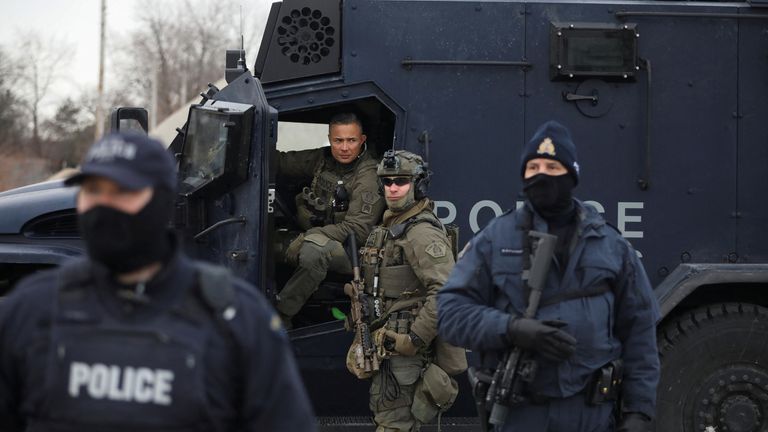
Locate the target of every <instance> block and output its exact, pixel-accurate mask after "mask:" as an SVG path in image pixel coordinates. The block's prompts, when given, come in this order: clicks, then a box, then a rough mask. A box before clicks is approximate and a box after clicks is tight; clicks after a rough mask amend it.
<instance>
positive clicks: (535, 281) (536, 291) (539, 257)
mask: <svg viewBox="0 0 768 432" xmlns="http://www.w3.org/2000/svg"><path fill="white" fill-rule="evenodd" d="M528 235H529V236H530V237H531V249H532V251H531V255H532V257H531V268H530V269H529V270H528V272H529V273H528V286H529V288H530V289H531V293H530V295H529V296H528V306H527V307H526V309H525V312H524V313H523V317H525V318H534V317H535V316H536V312H537V311H538V310H539V302H540V300H541V293H542V291H543V290H544V283H545V282H546V280H547V274H548V273H549V265H550V263H551V262H552V255H553V254H554V252H555V244H556V243H557V236H554V235H551V234H547V233H542V232H539V231H530V232H529V233H528ZM536 369H537V364H536V361H534V360H533V358H532V356H531V355H530V353H529V352H526V351H523V350H521V349H520V348H518V347H515V348H513V349H512V350H511V351H510V352H509V353H507V354H506V355H505V356H504V358H502V360H501V362H499V366H498V367H497V368H496V371H495V372H494V374H493V378H492V380H491V384H490V386H489V388H488V393H487V396H486V404H488V405H491V406H492V408H491V412H490V417H489V419H488V421H489V422H490V423H491V424H493V425H497V426H501V425H503V424H504V422H505V421H506V419H507V412H508V410H509V408H508V407H509V405H510V404H517V403H520V402H523V401H525V396H524V395H523V388H524V385H525V383H527V382H531V381H533V379H534V377H535V376H536Z"/></svg>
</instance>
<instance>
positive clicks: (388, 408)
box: [369, 354, 427, 432]
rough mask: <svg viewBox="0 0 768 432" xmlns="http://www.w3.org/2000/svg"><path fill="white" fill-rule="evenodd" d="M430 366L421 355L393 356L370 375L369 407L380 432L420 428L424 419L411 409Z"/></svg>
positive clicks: (416, 429)
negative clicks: (424, 373)
mask: <svg viewBox="0 0 768 432" xmlns="http://www.w3.org/2000/svg"><path fill="white" fill-rule="evenodd" d="M426 365H427V360H426V359H425V358H424V357H423V356H421V355H418V354H417V355H415V356H413V357H405V356H394V357H390V358H389V359H387V360H385V361H384V362H382V367H381V369H380V370H379V372H377V373H376V375H374V376H373V378H371V380H372V381H371V389H370V401H369V406H370V408H371V411H372V412H373V416H374V417H373V420H374V422H375V423H376V431H377V432H390V431H393V432H394V431H418V430H419V429H420V428H421V422H420V421H419V420H417V419H416V418H415V417H414V416H413V413H412V412H411V407H412V406H413V401H414V394H415V390H416V386H417V384H418V383H419V380H420V379H421V374H422V372H423V370H424V368H425V367H426Z"/></svg>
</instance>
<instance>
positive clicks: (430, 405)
mask: <svg viewBox="0 0 768 432" xmlns="http://www.w3.org/2000/svg"><path fill="white" fill-rule="evenodd" d="M458 394H459V384H458V383H457V382H456V380H455V379H453V378H451V377H449V376H448V374H447V373H445V371H444V370H442V369H441V368H440V367H439V366H437V365H436V364H434V363H430V364H429V366H428V367H427V369H426V370H425V371H424V376H423V377H422V379H421V381H419V383H418V384H416V392H415V394H414V395H413V405H411V414H413V416H414V417H415V418H416V419H417V420H419V421H420V422H422V423H429V422H430V421H432V419H434V418H435V416H437V415H438V414H439V413H441V412H445V411H447V410H448V409H449V408H450V407H451V406H452V405H453V402H454V401H456V396H458Z"/></svg>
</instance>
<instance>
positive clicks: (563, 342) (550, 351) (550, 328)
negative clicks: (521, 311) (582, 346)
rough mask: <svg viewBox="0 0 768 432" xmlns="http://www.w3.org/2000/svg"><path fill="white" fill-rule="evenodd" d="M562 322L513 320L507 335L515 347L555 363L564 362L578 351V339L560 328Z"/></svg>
mask: <svg viewBox="0 0 768 432" xmlns="http://www.w3.org/2000/svg"><path fill="white" fill-rule="evenodd" d="M564 325H565V323H564V322H562V321H539V320H535V319H530V318H513V319H511V320H510V321H509V325H508V329H507V334H508V335H509V340H510V342H512V344H513V345H515V346H518V347H520V348H522V349H525V350H533V351H536V352H538V353H539V354H541V355H542V356H544V357H545V358H547V359H549V360H553V361H558V362H559V361H563V360H565V359H567V358H568V357H570V356H571V354H573V351H574V350H575V349H576V338H574V337H573V336H571V335H569V334H568V333H566V332H565V331H563V330H560V327H563V326H564Z"/></svg>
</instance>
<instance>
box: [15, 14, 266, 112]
mask: <svg viewBox="0 0 768 432" xmlns="http://www.w3.org/2000/svg"><path fill="white" fill-rule="evenodd" d="M163 1H164V0H154V1H152V2H151V3H150V2H147V1H142V0H106V5H107V20H106V22H107V37H108V38H111V39H112V40H113V41H114V40H118V39H119V38H121V37H122V36H125V35H127V34H128V33H129V32H130V31H131V30H132V29H133V28H134V27H135V26H136V25H137V22H136V15H137V11H136V10H137V8H139V7H141V6H142V5H146V4H148V3H149V4H152V5H153V6H154V5H158V6H159V5H161V4H162V2H163ZM208 1H216V0H208ZM271 3H272V0H242V4H243V10H244V13H247V12H248V9H250V10H251V12H253V13H255V14H257V16H258V17H259V18H260V19H263V20H264V21H265V20H266V16H267V14H268V11H269V5H270V4H271ZM0 10H1V11H2V17H3V25H0V45H2V46H6V47H11V46H12V44H14V41H15V40H16V39H17V38H18V35H19V34H20V33H22V32H30V31H34V32H38V33H39V34H40V36H41V39H42V41H44V42H45V41H48V40H51V38H53V39H55V40H60V41H63V42H65V43H66V44H67V45H71V46H72V48H73V50H74V56H73V58H72V60H71V61H70V62H69V65H68V66H66V67H65V68H64V69H63V70H61V71H60V72H61V74H60V75H62V76H64V77H67V78H66V79H63V80H61V81H59V82H57V86H56V88H55V89H53V90H52V91H51V97H50V98H48V100H47V104H48V105H49V106H52V105H54V104H55V103H56V102H57V101H60V100H62V99H64V98H65V97H67V96H72V97H77V96H78V95H79V94H81V93H82V91H81V90H82V89H88V88H91V89H94V90H95V88H96V86H97V83H98V71H99V69H98V68H99V32H100V27H99V26H100V21H99V20H100V14H101V0H0ZM262 15H263V17H262ZM246 16H247V15H246ZM261 28H263V27H261ZM261 31H263V30H261V29H260V30H259V32H261ZM259 36H260V33H259ZM109 46H110V42H109V41H108V42H107V47H109ZM9 51H10V50H9ZM107 57H108V54H107ZM255 58H256V53H255V52H249V53H248V62H249V63H252V62H253V60H254V59H255ZM106 67H107V69H108V68H109V57H108V58H107V64H106ZM109 86H110V82H109V70H107V72H106V82H105V87H106V90H109Z"/></svg>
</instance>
